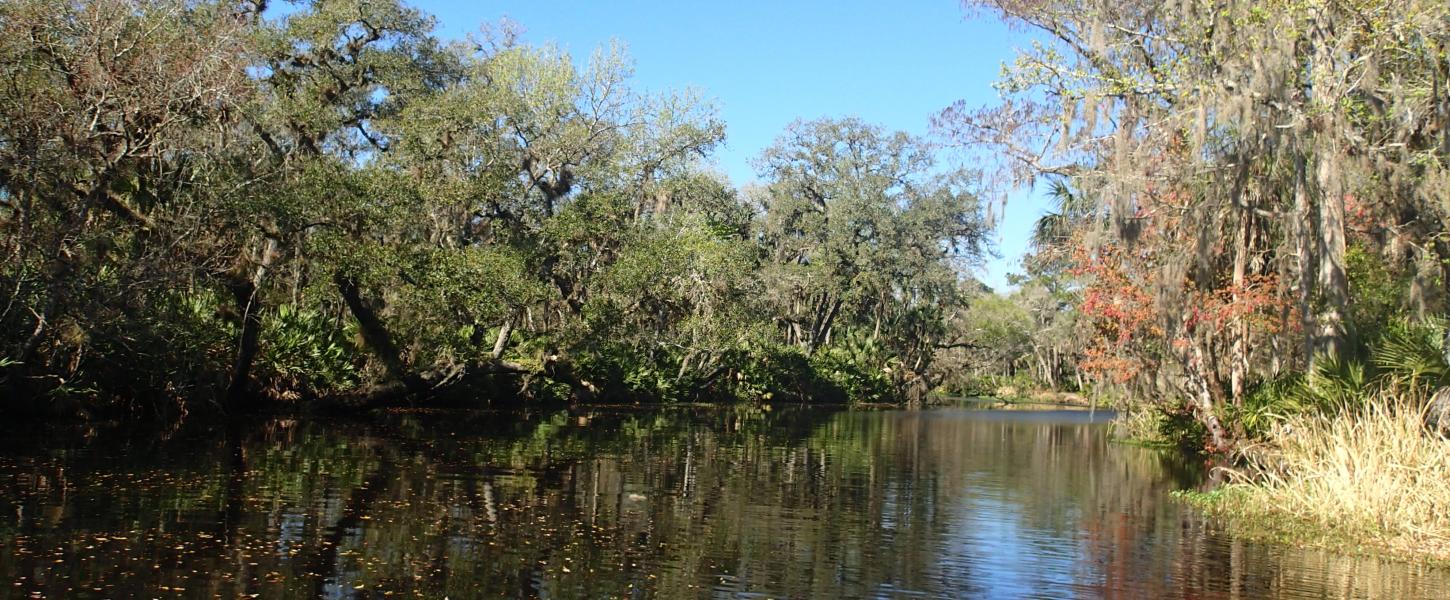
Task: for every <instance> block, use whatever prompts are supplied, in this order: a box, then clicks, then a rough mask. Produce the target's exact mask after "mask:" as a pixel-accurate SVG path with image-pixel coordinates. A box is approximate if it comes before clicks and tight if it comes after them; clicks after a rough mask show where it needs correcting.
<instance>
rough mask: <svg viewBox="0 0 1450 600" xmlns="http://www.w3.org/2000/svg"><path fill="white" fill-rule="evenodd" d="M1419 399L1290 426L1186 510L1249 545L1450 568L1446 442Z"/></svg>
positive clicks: (1372, 403) (1398, 396) (1381, 398)
mask: <svg viewBox="0 0 1450 600" xmlns="http://www.w3.org/2000/svg"><path fill="white" fill-rule="evenodd" d="M1420 400H1421V399H1420V398H1419V394H1417V393H1413V392H1397V391H1394V390H1389V389H1382V390H1380V391H1379V392H1377V393H1375V394H1373V395H1372V396H1370V398H1368V399H1367V400H1366V401H1365V402H1364V403H1363V404H1359V405H1358V406H1355V407H1353V408H1341V409H1339V410H1335V411H1330V412H1326V413H1314V414H1305V415H1299V416H1295V417H1291V418H1288V419H1286V420H1285V421H1283V422H1282V423H1281V424H1280V425H1279V426H1277V427H1274V428H1273V429H1272V431H1270V432H1269V433H1268V435H1267V441H1266V442H1265V443H1264V444H1261V445H1258V446H1255V447H1252V448H1249V449H1247V450H1246V451H1245V453H1244V455H1245V457H1246V458H1247V462H1246V464H1245V466H1244V467H1242V468H1240V469H1235V470H1232V471H1230V483H1228V484H1227V485H1226V486H1225V487H1224V488H1223V489H1222V490H1220V491H1216V492H1213V493H1209V494H1189V495H1188V497H1189V499H1190V501H1192V502H1193V503H1195V504H1198V505H1200V506H1203V507H1205V508H1207V509H1209V510H1210V511H1211V512H1217V513H1222V514H1225V515H1226V516H1228V517H1230V518H1229V522H1230V526H1231V527H1234V528H1235V529H1238V530H1240V531H1241V532H1243V533H1247V534H1250V535H1253V534H1258V535H1260V536H1266V537H1271V538H1274V539H1277V540H1280V541H1285V542H1290V543H1296V544H1302V545H1315V546H1329V547H1336V548H1340V549H1345V550H1358V551H1371V552H1376V553H1380V554H1386V555H1390V556H1394V557H1397V558H1401V559H1406V560H1412V561H1429V562H1437V563H1450V440H1447V439H1445V438H1443V437H1441V436H1439V435H1436V434H1433V433H1430V432H1428V431H1426V429H1425V427H1424V425H1423V413H1422V410H1423V409H1422V408H1421V407H1422V406H1424V403H1423V402H1421V401H1420Z"/></svg>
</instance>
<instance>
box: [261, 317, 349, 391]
mask: <svg viewBox="0 0 1450 600" xmlns="http://www.w3.org/2000/svg"><path fill="white" fill-rule="evenodd" d="M338 321H339V320H338V319H336V318H328V317H327V316H325V315H323V314H322V313H320V312H318V311H314V310H308V309H300V308H297V307H295V306H293V305H291V304H283V305H281V306H278V307H277V309H276V310H275V311H273V312H272V313H271V314H269V315H267V316H266V317H265V318H264V320H263V326H262V349H263V358H262V360H261V361H260V364H259V365H258V374H259V375H260V376H261V377H262V378H263V379H265V380H268V381H269V389H278V390H299V391H302V392H304V393H310V394H319V393H327V392H330V391H335V390H339V389H345V388H347V387H348V386H350V385H353V384H356V383H357V382H358V372H357V369H356V367H355V366H354V365H353V360H354V357H356V356H357V349H356V348H353V346H352V343H351V340H352V339H353V338H354V337H355V336H356V333H355V332H353V331H348V330H347V328H344V327H340V326H339V323H338Z"/></svg>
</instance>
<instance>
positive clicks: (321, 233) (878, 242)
mask: <svg viewBox="0 0 1450 600" xmlns="http://www.w3.org/2000/svg"><path fill="white" fill-rule="evenodd" d="M267 4H268V3H266V2H217V1H194V0H147V1H144V2H133V1H127V0H86V1H83V2H69V3H60V2H53V1H43V0H16V1H13V2H6V3H4V4H3V5H0V254H3V256H4V259H3V261H0V290H3V298H0V397H3V398H4V400H3V401H0V410H45V411H61V412H74V411H76V410H88V411H94V410H124V411H139V412H163V413H165V412H186V411H192V410H196V409H198V408H199V407H211V406H220V407H224V408H230V409H245V408H249V407H253V406H257V405H260V404H262V403H265V402H288V403H293V404H302V405H323V404H325V405H330V406H336V405H347V406H371V405H378V404H382V403H388V402H393V401H397V400H400V399H404V398H410V399H418V398H425V397H426V398H437V397H441V396H447V395H450V394H452V395H455V396H458V397H467V398H485V399H487V398H533V399H540V400H548V399H555V400H563V399H572V400H597V401H612V400H628V401H635V402H638V401H675V400H689V399H702V398H704V399H709V398H721V399H731V398H739V399H750V400H759V399H761V398H795V399H803V398H811V399H815V400H823V401H844V400H846V399H851V400H858V401H873V400H875V401H899V400H912V401H919V400H921V399H922V398H923V397H924V396H925V394H926V392H927V391H929V390H930V389H932V388H934V387H935V385H936V383H937V382H938V381H940V380H941V378H942V372H941V370H940V369H937V368H935V367H936V365H935V361H934V359H935V356H936V355H937V353H938V352H939V351H940V350H941V347H945V346H951V345H952V340H950V339H949V338H950V336H949V334H948V329H947V323H948V321H949V319H950V318H951V316H952V315H953V314H954V312H956V311H958V310H960V309H961V307H963V306H964V305H965V298H966V293H965V292H966V291H968V290H970V289H972V288H971V287H970V286H968V285H967V283H966V282H967V281H969V280H968V279H967V278H966V277H965V276H964V275H963V273H964V271H963V267H964V266H965V265H967V264H969V263H971V262H972V261H974V260H976V259H977V258H978V257H979V254H980V253H981V251H982V235H983V230H984V227H985V225H984V222H983V219H982V217H981V214H980V209H979V206H978V202H977V200H976V197H975V196H974V195H973V193H972V185H973V179H972V177H971V176H970V174H968V173H965V172H954V171H952V170H950V169H948V168H946V167H944V166H941V165H939V164H938V163H937V161H936V160H935V159H934V157H933V154H932V151H931V150H932V148H931V146H930V145H929V144H928V143H926V142H924V141H922V140H920V139H916V138H913V137H911V136H908V135H906V134H902V133H893V132H888V131H884V130H882V129H881V128H878V127H875V126H872V125H869V124H866V123H863V122H860V121H858V120H854V119H840V120H820V121H809V122H798V123H796V124H795V125H793V126H791V127H790V128H789V129H788V130H787V131H785V132H784V133H783V134H782V135H781V137H780V138H779V141H778V142H777V143H776V145H775V146H773V147H772V148H770V149H769V150H767V151H766V152H765V153H764V154H763V155H762V156H761V157H760V159H759V163H758V165H759V169H760V174H761V177H762V184H761V185H760V186H758V187H757V188H754V189H751V190H748V191H739V190H735V189H732V188H731V187H730V185H729V184H728V183H727V182H726V181H724V179H723V177H722V176H720V175H718V174H716V173H714V172H712V171H711V170H710V168H709V163H708V157H709V155H710V153H711V151H712V150H713V149H714V148H715V147H716V146H717V145H719V144H720V143H721V141H722V137H723V131H724V127H723V125H722V123H721V122H720V121H719V119H718V118H717V117H716V116H715V112H714V110H713V109H712V107H711V106H710V104H709V103H708V102H705V101H702V100H701V99H700V98H698V97H696V96H695V95H694V94H691V93H664V94H643V93H640V92H638V91H636V90H633V89H631V87H630V85H629V79H630V66H629V62H628V59H627V58H626V57H625V56H623V54H622V52H621V51H620V50H619V49H617V48H604V49H601V50H600V51H598V52H597V53H596V54H595V55H594V56H593V57H591V58H590V60H589V61H588V62H587V63H586V64H583V65H579V64H576V63H575V62H574V61H573V60H572V59H571V58H570V57H569V56H568V55H566V54H564V53H562V52H560V51H559V50H557V49H554V48H551V47H531V46H527V45H523V44H521V43H519V42H518V41H517V39H516V35H515V34H514V32H512V31H511V30H510V29H509V28H507V27H495V28H491V29H489V28H485V30H484V32H483V33H481V34H479V35H477V36H475V37H473V38H471V39H469V40H468V41H466V42H450V43H445V42H444V41H442V40H440V39H438V38H437V37H435V36H434V35H433V34H432V33H431V32H430V30H431V27H432V21H431V19H430V17H428V16H426V15H424V14H421V13H420V12H418V11H416V10H414V9H411V8H408V7H406V6H404V5H402V4H400V3H398V2H396V1H386V0H385V1H364V0H315V1H312V2H302V3H295V4H288V5H286V6H283V7H276V6H274V7H270V8H269V7H268V6H267Z"/></svg>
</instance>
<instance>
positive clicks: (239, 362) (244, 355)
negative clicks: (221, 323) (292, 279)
mask: <svg viewBox="0 0 1450 600" xmlns="http://www.w3.org/2000/svg"><path fill="white" fill-rule="evenodd" d="M276 257H277V240H275V239H273V238H271V237H268V238H266V239H265V240H264V241H263V242H262V251H261V254H260V256H259V257H258V260H257V268H256V269H254V270H253V271H252V275H251V277H247V278H238V279H237V280H236V281H233V282H232V284H231V285H230V286H229V287H230V288H231V292H232V299H233V300H234V301H235V302H236V304H237V312H238V314H240V315H241V335H240V336H239V337H238V340H237V357H236V359H235V360H234V361H233V362H232V376H231V382H230V383H229V384H228V385H227V394H226V406H227V408H228V409H229V410H230V409H236V408H240V407H241V405H242V402H243V401H245V399H246V396H247V392H248V391H250V390H249V387H250V386H251V381H252V364H253V363H254V362H256V359H257V351H258V347H259V345H260V343H261V338H262V307H261V306H260V303H259V302H257V293H258V292H260V291H261V289H262V281H263V280H264V279H265V278H266V276H267V270H268V269H270V268H271V267H272V262H273V261H274V260H276Z"/></svg>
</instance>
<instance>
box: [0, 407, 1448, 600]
mask: <svg viewBox="0 0 1450 600" xmlns="http://www.w3.org/2000/svg"><path fill="white" fill-rule="evenodd" d="M1108 416H1110V415H1108V414H1106V413H1103V412H1098V413H1096V414H1090V413H1088V412H1083V411H1013V412H1007V411H995V410H979V409H970V408H952V409H937V410H928V411H915V412H911V411H890V412H842V411H828V410H776V411H774V412H771V411H764V410H760V409H736V408H729V409H720V410H672V411H593V412H579V411H575V412H559V413H539V414H532V415H522V416H521V415H518V414H504V413H441V414H399V415H389V416H386V417H380V418H376V419H371V420H367V421H360V420H358V421H332V420H272V421H268V422H263V423H256V424H250V425H247V426H242V427H233V428H232V429H230V430H229V431H200V432H190V431H176V432H148V433H146V434H145V435H137V434H132V435H117V434H114V433H108V434H104V435H95V436H90V437H86V436H68V435H57V434H52V433H47V432H44V431H35V430H28V431H7V432H5V436H4V439H3V441H0V585H3V587H0V598H40V597H45V598H130V597H143V598H153V597H156V598H166V597H185V598H246V597H257V598H309V597H325V598H402V597H420V598H442V597H449V598H455V599H459V598H484V597H520V598H523V597H541V598H584V597H589V598H646V597H658V598H707V597H708V598H999V597H1000V598H1025V597H1042V598H1078V597H1081V598H1098V597H1126V598H1275V597H1279V598H1349V597H1366V598H1421V597H1423V598H1437V597H1447V596H1450V574H1447V573H1446V572H1443V571H1437V570H1433V569H1429V568H1424V567H1415V566H1408V565H1402V564H1393V563H1381V562H1379V561H1376V560H1374V559H1368V558H1354V557H1347V556H1340V555H1335V554H1331V553H1322V552H1315V551H1305V550H1297V549H1292V548H1283V547H1276V546H1267V545H1261V544H1255V543H1249V542H1245V541H1241V540H1235V539H1233V538H1232V537H1230V536H1228V535H1227V534H1226V533H1224V532H1223V531H1222V528H1221V527H1219V526H1218V525H1217V524H1215V523H1213V522H1212V521H1210V520H1206V519H1204V518H1202V517H1199V516H1197V515H1196V514H1194V513H1193V512H1192V511H1191V510H1189V509H1186V508H1184V507H1182V506H1180V505H1178V504H1177V503H1175V502H1174V501H1173V500H1172V499H1171V498H1170V497H1169V492H1170V491H1172V490H1175V489H1183V488H1188V487H1193V486H1194V485H1197V484H1198V482H1199V481H1201V479H1202V477H1203V473H1202V467H1201V466H1200V465H1198V464H1196V463H1195V462H1194V461H1192V460H1190V459H1186V458H1184V457H1182V456H1179V455H1176V454H1173V453H1164V452H1158V451H1151V450H1145V449H1141V448H1134V447H1128V446H1122V445H1118V444H1112V443H1109V441H1108V437H1107V433H1108V431H1107V427H1106V426H1105V420H1106V417H1108ZM521 419H523V420H521Z"/></svg>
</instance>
